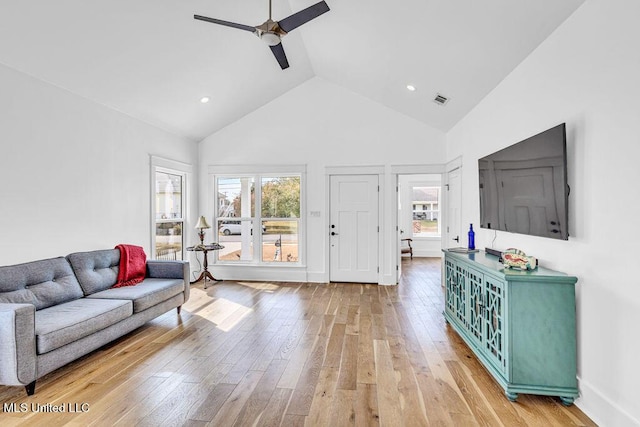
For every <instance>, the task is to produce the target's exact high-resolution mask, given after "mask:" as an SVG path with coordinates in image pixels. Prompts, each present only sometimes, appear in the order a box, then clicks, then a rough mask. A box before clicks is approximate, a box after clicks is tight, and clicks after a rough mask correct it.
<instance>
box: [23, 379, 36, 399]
mask: <svg viewBox="0 0 640 427" xmlns="http://www.w3.org/2000/svg"><path fill="white" fill-rule="evenodd" d="M24 389H25V390H26V391H27V396H33V394H34V393H35V392H36V382H35V381H34V382H32V383H29V384H27V385H26V386H24Z"/></svg>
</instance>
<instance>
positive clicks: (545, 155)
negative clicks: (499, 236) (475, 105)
mask: <svg viewBox="0 0 640 427" xmlns="http://www.w3.org/2000/svg"><path fill="white" fill-rule="evenodd" d="M566 140H567V138H566V129H565V124H564V123H563V124H561V125H558V126H556V127H554V128H551V129H549V130H546V131H544V132H542V133H539V134H537V135H535V136H532V137H531V138H527V139H525V140H524V141H521V142H518V143H517V144H514V145H511V146H509V147H507V148H504V149H502V150H500V151H497V152H495V153H493V154H490V155H488V156H486V157H482V158H481V159H479V160H478V171H479V177H480V227H482V228H487V229H491V230H502V231H509V232H512V233H520V234H529V235H533V236H542V237H551V238H554V239H563V240H567V239H568V238H569V228H568V217H569V215H568V210H567V208H568V198H569V186H568V185H567V142H566Z"/></svg>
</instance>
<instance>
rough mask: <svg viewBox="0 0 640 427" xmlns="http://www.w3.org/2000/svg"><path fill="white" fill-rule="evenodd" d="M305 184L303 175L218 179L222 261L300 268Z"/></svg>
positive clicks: (219, 259)
mask: <svg viewBox="0 0 640 427" xmlns="http://www.w3.org/2000/svg"><path fill="white" fill-rule="evenodd" d="M301 184H302V173H281V172H278V173H261V174H246V175H243V174H234V175H230V174H229V175H227V174H225V175H215V176H214V187H215V188H214V194H216V200H217V201H216V203H215V206H216V209H217V212H216V220H215V223H216V226H217V229H218V241H219V242H220V244H222V245H223V246H224V249H222V250H220V251H216V256H217V259H218V261H220V262H223V263H250V264H270V265H299V264H300V258H301V253H300V248H301V244H300V242H301V240H300V231H301V229H302V227H301V223H300V221H301V218H302V216H301V209H302V203H301V200H302V197H301V196H302V191H301ZM256 230H258V232H256Z"/></svg>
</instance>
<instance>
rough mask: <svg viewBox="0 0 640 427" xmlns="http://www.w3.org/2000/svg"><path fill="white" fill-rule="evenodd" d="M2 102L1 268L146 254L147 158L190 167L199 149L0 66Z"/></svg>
mask: <svg viewBox="0 0 640 427" xmlns="http://www.w3.org/2000/svg"><path fill="white" fill-rule="evenodd" d="M0 93H1V94H2V95H1V96H0V147H1V149H2V152H1V154H0V203H1V204H0V206H1V208H0V227H2V231H1V232H0V265H10V264H14V263H20V262H26V261H32V260H36V259H41V258H48V257H55V256H63V255H67V254H69V253H71V252H76V251H83V250H93V249H107V248H113V247H114V246H115V245H117V244H119V243H131V244H137V245H141V246H144V247H145V250H146V252H147V254H150V241H151V238H150V236H151V234H150V233H151V225H150V224H151V220H150V200H151V197H150V188H151V186H150V169H149V167H150V166H149V163H150V159H149V156H150V155H151V154H154V155H158V156H162V157H166V158H170V159H174V160H178V161H181V162H186V163H191V164H194V162H195V159H196V155H197V144H196V143H194V142H191V141H188V140H185V139H183V138H180V137H177V136H175V135H172V134H169V133H167V132H164V131H162V130H159V129H157V128H155V127H152V126H150V125H147V124H145V123H142V122H140V121H138V120H135V119H133V118H131V117H129V116H126V115H124V114H121V113H119V112H117V111H114V110H112V109H109V108H107V107H104V106H102V105H99V104H96V103H94V102H91V101H88V100H86V99H84V98H81V97H79V96H77V95H74V94H72V93H70V92H67V91H65V90H63V89H60V88H58V87H56V86H53V85H50V84H48V83H45V82H43V81H40V80H37V79H34V78H32V77H30V76H28V75H25V74H23V73H20V72H17V71H15V70H13V69H10V68H7V67H5V66H2V65H0ZM194 178H195V177H194ZM192 181H193V184H194V185H193V186H192V188H191V190H192V194H194V195H195V181H196V180H195V179H194V180H192ZM190 207H191V211H192V215H193V216H194V217H195V215H197V212H195V211H196V207H197V200H196V198H195V197H194V198H193V199H192V201H191V206H190ZM194 223H195V222H194ZM194 237H195V235H194Z"/></svg>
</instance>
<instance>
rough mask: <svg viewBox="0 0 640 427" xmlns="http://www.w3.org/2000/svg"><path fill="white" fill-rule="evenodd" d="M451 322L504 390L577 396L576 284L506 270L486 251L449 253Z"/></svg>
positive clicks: (511, 395) (540, 272)
mask: <svg viewBox="0 0 640 427" xmlns="http://www.w3.org/2000/svg"><path fill="white" fill-rule="evenodd" d="M444 267H445V268H444V270H445V277H444V285H445V312H444V315H445V319H446V320H447V322H449V324H450V325H451V326H452V327H453V329H455V331H456V332H457V333H458V334H459V335H460V336H461V337H462V339H463V340H464V341H465V342H466V343H467V345H468V346H469V347H470V348H471V350H473V352H474V353H475V355H476V356H477V357H478V359H479V360H480V361H481V362H482V364H483V365H484V366H485V368H486V369H487V370H488V371H489V373H491V375H493V377H494V378H495V379H496V381H497V382H498V383H499V384H500V385H501V386H502V388H503V389H504V391H505V394H506V396H507V398H508V399H509V400H511V401H515V400H516V399H517V398H518V394H519V393H525V394H541V395H549V396H559V397H560V399H561V400H562V402H563V403H564V404H565V405H571V404H572V403H573V401H574V399H575V398H576V397H578V381H577V379H576V301H575V284H576V282H577V278H575V277H572V276H568V275H566V274H564V273H559V272H557V271H553V270H547V269H545V268H542V267H538V268H537V269H536V270H533V271H521V270H513V269H505V268H504V266H503V265H502V264H501V263H500V262H498V258H497V257H495V256H493V255H489V254H486V253H484V252H477V253H470V254H461V253H454V252H449V251H447V250H445V251H444Z"/></svg>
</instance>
